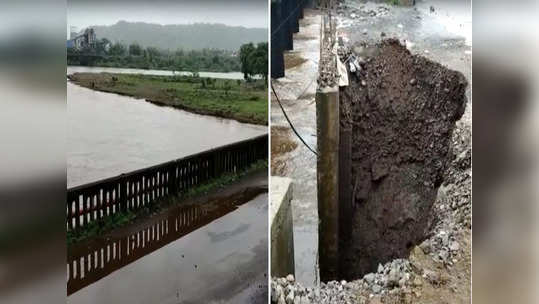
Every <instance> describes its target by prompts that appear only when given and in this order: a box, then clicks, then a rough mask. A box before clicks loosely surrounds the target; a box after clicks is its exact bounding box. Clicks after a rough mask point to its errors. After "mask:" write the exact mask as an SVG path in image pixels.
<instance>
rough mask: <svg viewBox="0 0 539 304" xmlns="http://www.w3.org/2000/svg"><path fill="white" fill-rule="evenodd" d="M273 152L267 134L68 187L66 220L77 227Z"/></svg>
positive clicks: (186, 188) (235, 169)
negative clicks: (269, 149) (269, 148)
mask: <svg viewBox="0 0 539 304" xmlns="http://www.w3.org/2000/svg"><path fill="white" fill-rule="evenodd" d="M267 158H268V134H265V135H261V136H258V137H255V138H251V139H247V140H243V141H240V142H236V143H232V144H229V145H226V146H222V147H218V148H214V149H211V150H208V151H204V152H200V153H197V154H194V155H190V156H187V157H184V158H180V159H176V160H173V161H169V162H166V163H163V164H159V165H155V166H151V167H148V168H144V169H139V170H136V171H133V172H130V173H125V174H121V175H118V176H115V177H111V178H107V179H103V180H99V181H96V182H92V183H88V184H84V185H80V186H76V187H73V188H69V189H67V204H66V226H67V230H68V231H70V230H76V229H80V228H82V227H84V226H87V225H88V224H90V223H93V222H95V221H99V220H102V219H104V218H106V217H108V216H111V215H114V214H117V213H118V212H127V211H134V210H137V209H140V208H143V207H145V206H147V205H149V204H151V203H154V202H155V201H156V200H158V199H160V198H162V197H165V196H168V195H172V194H178V193H185V192H187V191H189V189H191V188H193V187H196V186H198V185H201V184H203V183H205V182H207V181H209V180H211V179H214V178H217V177H219V176H221V175H223V174H226V173H236V172H239V171H241V170H243V169H246V168H247V167H249V166H250V165H252V164H253V163H255V162H257V161H258V160H262V159H267Z"/></svg>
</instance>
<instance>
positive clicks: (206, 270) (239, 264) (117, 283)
mask: <svg viewBox="0 0 539 304" xmlns="http://www.w3.org/2000/svg"><path fill="white" fill-rule="evenodd" d="M265 191H266V190H265V189H263V188H249V189H248V190H246V191H243V192H238V193H236V194H232V195H229V196H226V197H222V198H214V199H211V200H210V201H207V202H206V203H203V204H191V205H190V206H179V207H176V208H172V209H170V210H168V211H167V212H166V213H165V214H161V215H158V216H156V217H155V218H152V219H151V220H146V221H144V222H142V223H138V224H135V225H134V226H131V227H129V228H126V229H119V230H116V231H115V232H112V233H111V234H109V235H106V236H104V237H100V238H96V239H93V240H89V241H86V242H83V243H79V244H76V245H74V246H72V247H71V248H70V249H69V250H68V265H67V271H68V272H67V279H68V283H67V290H68V295H69V296H68V299H67V303H130V304H133V303H213V302H218V303H223V301H224V302H225V303H265V302H266V301H267V267H268V265H267V220H266V218H267V212H268V210H267V207H268V202H267V200H268V196H267V193H266V192H265Z"/></svg>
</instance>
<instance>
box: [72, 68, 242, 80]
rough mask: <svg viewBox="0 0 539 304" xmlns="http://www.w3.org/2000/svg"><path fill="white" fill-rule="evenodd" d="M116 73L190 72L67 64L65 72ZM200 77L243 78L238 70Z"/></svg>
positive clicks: (165, 74)
mask: <svg viewBox="0 0 539 304" xmlns="http://www.w3.org/2000/svg"><path fill="white" fill-rule="evenodd" d="M101 72H106V73H118V74H144V75H159V76H173V75H191V74H192V72H186V71H164V70H143V69H124V68H106V67H86V66H69V67H67V74H73V73H101ZM198 74H199V76H200V77H210V78H223V79H243V73H240V72H229V73H219V72H199V73H198Z"/></svg>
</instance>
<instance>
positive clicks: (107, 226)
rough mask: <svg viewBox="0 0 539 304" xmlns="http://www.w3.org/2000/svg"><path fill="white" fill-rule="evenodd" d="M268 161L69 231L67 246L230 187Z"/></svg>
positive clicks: (266, 166) (266, 164) (265, 164)
mask: <svg viewBox="0 0 539 304" xmlns="http://www.w3.org/2000/svg"><path fill="white" fill-rule="evenodd" d="M267 168H268V161H267V160H260V161H258V162H256V163H254V164H252V165H251V166H250V167H249V168H247V169H245V170H243V171H241V172H239V173H235V174H224V175H222V176H220V177H218V178H216V179H213V180H210V181H208V182H207V183H205V184H202V185H199V186H198V187H195V188H192V189H190V190H189V191H188V192H186V193H179V194H178V195H173V196H169V197H164V198H162V199H160V200H157V201H155V202H153V203H152V204H150V205H148V206H145V207H144V208H141V209H139V210H136V211H128V212H124V213H117V214H115V215H112V216H109V217H106V218H104V219H102V220H99V221H95V222H92V223H90V224H89V225H86V226H85V227H83V228H80V229H78V230H71V231H68V232H67V245H68V246H69V245H73V244H75V243H77V242H80V241H84V240H86V239H88V238H91V237H96V236H99V235H103V234H105V233H107V232H110V231H111V230H113V229H116V228H120V227H123V226H126V225H128V224H130V223H132V222H133V221H135V220H137V219H141V218H144V217H146V216H148V215H150V214H155V213H157V212H159V211H161V210H163V209H165V208H167V207H171V206H175V205H178V204H180V203H182V202H184V201H185V200H186V199H188V198H193V197H196V196H201V195H204V194H208V193H210V192H212V191H217V190H219V189H221V188H224V187H225V186H227V185H230V184H232V183H234V182H236V181H238V180H239V179H241V178H243V177H245V176H246V175H249V174H251V173H253V172H255V171H257V170H262V169H267Z"/></svg>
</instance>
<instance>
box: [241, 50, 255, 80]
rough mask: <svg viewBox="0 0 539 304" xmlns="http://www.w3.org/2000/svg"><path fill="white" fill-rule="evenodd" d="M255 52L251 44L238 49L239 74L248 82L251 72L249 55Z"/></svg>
mask: <svg viewBox="0 0 539 304" xmlns="http://www.w3.org/2000/svg"><path fill="white" fill-rule="evenodd" d="M254 51H255V46H254V45H253V44H252V43H247V44H244V45H242V46H241V47H240V62H241V72H242V73H243V78H244V79H245V80H248V79H250V78H251V75H253V74H252V72H253V70H252V66H251V61H250V60H249V57H250V56H251V53H253V52H254Z"/></svg>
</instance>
